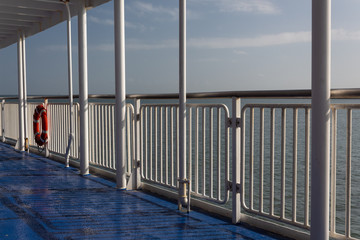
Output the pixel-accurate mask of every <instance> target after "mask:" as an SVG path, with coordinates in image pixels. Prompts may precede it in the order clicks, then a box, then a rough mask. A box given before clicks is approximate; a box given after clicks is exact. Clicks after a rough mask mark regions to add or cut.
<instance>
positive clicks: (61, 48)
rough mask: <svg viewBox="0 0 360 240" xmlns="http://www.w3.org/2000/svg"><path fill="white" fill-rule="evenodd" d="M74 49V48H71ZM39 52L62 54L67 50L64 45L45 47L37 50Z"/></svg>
mask: <svg viewBox="0 0 360 240" xmlns="http://www.w3.org/2000/svg"><path fill="white" fill-rule="evenodd" d="M72 49H74V46H73V47H72ZM39 50H40V51H41V52H62V51H66V50H67V45H66V44H56V45H47V46H42V47H41V48H39Z"/></svg>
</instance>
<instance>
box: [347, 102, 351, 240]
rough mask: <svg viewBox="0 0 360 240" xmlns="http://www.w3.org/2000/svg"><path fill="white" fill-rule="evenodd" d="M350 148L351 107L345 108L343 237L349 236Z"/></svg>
mask: <svg viewBox="0 0 360 240" xmlns="http://www.w3.org/2000/svg"><path fill="white" fill-rule="evenodd" d="M351 148H352V109H347V124H346V204H345V207H346V212H345V237H346V238H350V236H351Z"/></svg>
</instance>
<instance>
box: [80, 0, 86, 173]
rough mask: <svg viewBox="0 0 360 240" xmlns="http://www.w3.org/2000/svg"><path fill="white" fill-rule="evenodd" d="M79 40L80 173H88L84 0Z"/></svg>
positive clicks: (81, 6)
mask: <svg viewBox="0 0 360 240" xmlns="http://www.w3.org/2000/svg"><path fill="white" fill-rule="evenodd" d="M78 33H79V37H78V42H79V44H78V45H79V103H80V174H82V175H87V174H89V132H88V130H89V103H88V64H87V26H86V8H85V0H81V1H80V8H79V15H78Z"/></svg>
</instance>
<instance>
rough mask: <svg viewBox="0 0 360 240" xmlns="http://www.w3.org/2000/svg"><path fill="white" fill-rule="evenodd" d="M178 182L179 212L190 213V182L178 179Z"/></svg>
mask: <svg viewBox="0 0 360 240" xmlns="http://www.w3.org/2000/svg"><path fill="white" fill-rule="evenodd" d="M178 182H179V200H178V206H179V210H180V211H184V210H183V208H185V207H186V212H187V213H189V212H190V180H189V179H178Z"/></svg>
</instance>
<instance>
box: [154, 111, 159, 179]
mask: <svg viewBox="0 0 360 240" xmlns="http://www.w3.org/2000/svg"><path fill="white" fill-rule="evenodd" d="M158 110H159V108H158V107H155V127H154V135H155V141H154V143H155V159H154V160H155V182H158V181H159V179H158V160H159V151H158V140H159V138H158V135H159V134H158V123H159V122H158V115H159V111H158Z"/></svg>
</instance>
